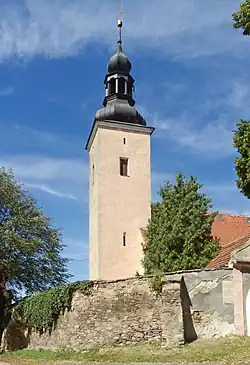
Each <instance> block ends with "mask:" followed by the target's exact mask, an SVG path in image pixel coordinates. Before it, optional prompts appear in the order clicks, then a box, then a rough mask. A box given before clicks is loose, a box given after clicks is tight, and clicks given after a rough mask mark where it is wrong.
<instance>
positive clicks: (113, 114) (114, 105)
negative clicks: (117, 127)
mask: <svg viewBox="0 0 250 365" xmlns="http://www.w3.org/2000/svg"><path fill="white" fill-rule="evenodd" d="M95 119H96V120H112V121H117V122H125V123H133V124H140V125H146V121H145V119H144V118H143V117H142V116H141V114H140V113H139V112H138V111H137V110H136V109H135V108H134V107H132V106H130V105H129V104H128V102H127V101H126V100H121V99H118V100H117V99H116V100H112V101H109V102H108V103H107V104H106V106H105V107H104V108H101V109H99V110H98V111H97V112H96V115H95Z"/></svg>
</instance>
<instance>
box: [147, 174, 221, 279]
mask: <svg viewBox="0 0 250 365" xmlns="http://www.w3.org/2000/svg"><path fill="white" fill-rule="evenodd" d="M201 187H202V185H201V184H199V183H198V182H197V180H196V178H195V177H193V176H191V177H190V178H189V179H186V178H185V177H184V175H183V174H182V173H179V174H177V176H176V182H175V184H170V182H169V181H166V182H165V183H164V185H163V187H162V188H161V189H160V192H159V195H160V198H161V201H160V202H158V203H156V204H153V205H152V216H151V220H150V222H149V225H148V242H147V245H146V247H145V248H144V259H143V265H144V268H145V271H146V273H147V274H152V273H154V272H155V271H156V270H160V271H162V272H168V271H175V270H186V269H195V268H203V267H205V266H206V265H207V264H208V262H209V261H210V260H211V259H212V258H213V257H214V256H215V255H216V254H217V253H218V252H219V244H218V241H216V240H213V238H212V237H211V226H212V223H213V220H214V218H215V216H216V215H217V213H211V214H208V211H209V209H210V208H211V200H210V199H209V198H207V197H206V196H205V195H204V194H202V193H200V192H199V189H200V188H201Z"/></svg>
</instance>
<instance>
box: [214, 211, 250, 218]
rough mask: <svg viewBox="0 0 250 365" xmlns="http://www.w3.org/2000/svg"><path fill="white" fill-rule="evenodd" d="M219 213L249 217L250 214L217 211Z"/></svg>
mask: <svg viewBox="0 0 250 365" xmlns="http://www.w3.org/2000/svg"><path fill="white" fill-rule="evenodd" d="M219 214H223V215H231V216H234V217H242V218H243V217H244V218H245V217H249V216H250V214H235V213H228V212H220V211H218V215H219Z"/></svg>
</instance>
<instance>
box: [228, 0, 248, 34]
mask: <svg viewBox="0 0 250 365" xmlns="http://www.w3.org/2000/svg"><path fill="white" fill-rule="evenodd" d="M232 16H233V20H234V23H233V27H234V28H236V29H240V28H241V29H242V30H243V35H250V0H245V1H243V2H242V3H241V4H240V9H239V10H238V11H237V12H236V13H234V14H233V15H232Z"/></svg>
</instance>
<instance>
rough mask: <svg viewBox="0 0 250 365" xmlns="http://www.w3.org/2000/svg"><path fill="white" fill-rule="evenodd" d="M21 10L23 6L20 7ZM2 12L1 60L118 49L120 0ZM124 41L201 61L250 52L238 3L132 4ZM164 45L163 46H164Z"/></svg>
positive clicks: (49, 2)
mask: <svg viewBox="0 0 250 365" xmlns="http://www.w3.org/2000/svg"><path fill="white" fill-rule="evenodd" d="M18 4H19V5H18ZM23 4H24V5H23V6H22V5H21V3H15V4H13V3H11V4H9V5H6V6H3V5H2V6H1V12H0V32H1V42H0V57H1V59H2V60H3V59H6V58H9V57H12V56H14V55H16V56H18V57H22V56H26V57H32V56H33V55H46V56H49V57H59V56H67V55H74V54H76V53H78V52H79V51H80V50H81V49H83V48H84V47H85V45H86V43H87V42H89V41H100V42H102V43H106V44H107V45H112V47H113V46H114V45H115V41H114V40H115V19H116V17H117V10H118V8H119V3H118V2H117V1H115V0H107V1H105V2H100V0H71V1H69V0H24V1H23ZM125 5H126V9H125V10H126V11H125V23H126V27H125V29H124V33H125V34H124V38H125V41H126V39H127V38H129V40H130V41H129V42H126V45H127V43H129V44H130V46H131V47H132V48H135V47H136V48H138V47H141V46H142V47H153V48H157V49H158V50H159V51H160V52H161V53H165V54H173V55H175V56H181V57H197V56H200V55H210V54H215V53H221V52H225V51H229V52H234V53H235V54H237V53H239V51H241V52H245V51H247V48H246V47H245V48H244V47H242V48H241V44H244V42H245V41H246V40H245V38H244V37H242V36H240V35H239V34H237V32H236V31H235V30H233V29H231V28H232V26H231V22H232V20H231V19H232V18H231V14H232V12H234V11H235V10H237V8H238V1H237V0H227V1H218V0H210V1H209V2H201V1H200V0H178V1H172V0H169V1H166V0H155V1H154V2H153V3H152V2H150V1H147V2H145V1H144V2H142V1H140V0H133V1H132V0H127V1H126V4H125ZM163 45H164V46H163Z"/></svg>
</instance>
